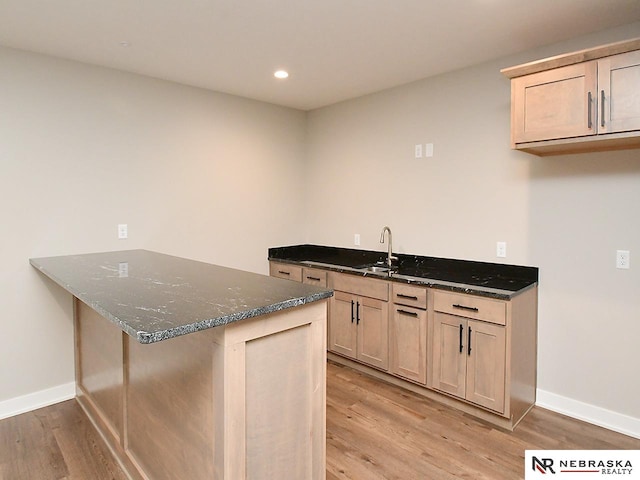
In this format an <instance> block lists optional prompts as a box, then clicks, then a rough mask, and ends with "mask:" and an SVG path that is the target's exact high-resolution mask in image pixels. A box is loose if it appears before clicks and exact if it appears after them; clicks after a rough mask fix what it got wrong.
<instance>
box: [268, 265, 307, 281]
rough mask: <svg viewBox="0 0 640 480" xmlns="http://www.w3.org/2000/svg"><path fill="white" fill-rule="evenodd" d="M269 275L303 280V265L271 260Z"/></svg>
mask: <svg viewBox="0 0 640 480" xmlns="http://www.w3.org/2000/svg"><path fill="white" fill-rule="evenodd" d="M269 275H270V276H272V277H277V278H284V279H286V280H292V281H294V282H301V281H302V267H301V266H299V265H291V264H288V263H277V262H269Z"/></svg>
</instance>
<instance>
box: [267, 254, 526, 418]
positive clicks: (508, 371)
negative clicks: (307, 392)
mask: <svg viewBox="0 0 640 480" xmlns="http://www.w3.org/2000/svg"><path fill="white" fill-rule="evenodd" d="M282 266H284V268H282ZM291 267H293V269H291ZM295 267H297V268H298V269H299V270H296V269H295ZM270 269H271V270H270V271H271V274H272V275H274V276H280V277H281V278H294V279H295V278H299V279H298V280H297V281H303V282H307V283H315V282H324V281H326V286H327V287H329V288H331V289H333V290H334V296H333V297H332V299H331V300H330V302H329V314H328V337H327V349H328V351H329V352H328V358H329V359H331V360H332V361H335V362H338V363H342V364H344V365H348V366H350V367H352V368H355V369H358V370H361V371H364V372H366V373H368V374H370V375H373V376H376V377H377V378H380V379H382V380H385V381H388V382H391V383H394V384H396V385H400V386H402V387H404V388H408V389H410V390H412V391H414V392H417V393H419V394H421V395H425V396H427V397H430V398H434V399H436V400H438V401H442V402H444V403H447V404H449V405H451V406H454V407H456V408H459V409H461V410H463V411H465V412H467V413H470V414H472V415H475V416H478V417H480V418H483V419H485V420H487V421H489V422H492V423H494V424H496V425H499V426H501V427H503V428H507V429H510V430H512V429H513V428H514V427H515V425H517V423H518V422H519V421H520V420H521V419H522V418H523V417H524V415H525V414H526V413H527V412H528V411H529V409H530V408H531V407H532V406H533V404H534V403H535V398H536V364H537V288H536V287H535V286H533V287H531V288H529V289H528V290H526V291H524V292H521V293H519V294H518V295H515V296H513V297H512V298H510V299H508V300H501V299H495V298H489V297H485V296H478V295H471V294H466V293H456V292H450V291H445V290H439V289H436V288H429V287H425V286H418V285H409V284H405V283H400V282H394V281H387V280H382V279H376V278H371V277H361V276H358V275H350V274H346V273H339V272H335V271H327V270H322V269H314V268H308V267H302V266H296V265H293V264H279V263H278V262H271V267H270ZM283 272H286V273H283ZM323 285H324V284H323Z"/></svg>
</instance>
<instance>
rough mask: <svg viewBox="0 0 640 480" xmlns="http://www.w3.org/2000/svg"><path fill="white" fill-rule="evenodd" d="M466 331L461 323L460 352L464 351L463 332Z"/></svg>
mask: <svg viewBox="0 0 640 480" xmlns="http://www.w3.org/2000/svg"><path fill="white" fill-rule="evenodd" d="M463 331H464V327H463V326H462V324H460V353H462V332H463Z"/></svg>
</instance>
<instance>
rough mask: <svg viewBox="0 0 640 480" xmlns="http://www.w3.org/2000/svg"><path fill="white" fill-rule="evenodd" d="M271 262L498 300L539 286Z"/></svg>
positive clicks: (285, 259) (345, 267)
mask: <svg viewBox="0 0 640 480" xmlns="http://www.w3.org/2000/svg"><path fill="white" fill-rule="evenodd" d="M268 260H269V261H273V262H279V263H287V264H291V265H299V266H302V267H308V268H314V269H319V270H327V271H332V272H337V273H346V274H349V275H356V276H360V277H368V278H374V279H378V280H385V281H391V282H396V283H405V284H409V285H419V286H424V287H430V288H435V289H438V290H446V291H451V292H457V293H465V294H470V295H478V296H482V297H488V298H495V299H498V300H511V299H512V298H514V297H516V296H518V295H520V294H522V293H524V292H526V291H528V290H530V289H531V288H534V287H536V286H537V285H538V282H532V283H531V284H529V285H527V286H526V287H524V288H520V289H518V290H515V291H512V290H503V289H498V288H491V287H482V286H478V285H470V284H466V283H459V282H450V281H446V280H436V279H431V278H425V277H415V276H407V275H396V276H394V275H392V276H387V275H381V274H375V273H371V272H365V271H362V270H361V269H357V268H352V267H347V266H342V265H328V264H325V265H318V263H315V262H312V261H308V260H298V259H287V258H277V257H271V256H269V257H268Z"/></svg>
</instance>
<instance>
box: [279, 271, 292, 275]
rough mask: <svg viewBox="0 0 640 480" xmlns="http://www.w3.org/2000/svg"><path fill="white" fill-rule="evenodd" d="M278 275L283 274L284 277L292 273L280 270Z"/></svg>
mask: <svg viewBox="0 0 640 480" xmlns="http://www.w3.org/2000/svg"><path fill="white" fill-rule="evenodd" d="M278 273H281V274H282V275H291V272H285V271H284V270H278Z"/></svg>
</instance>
